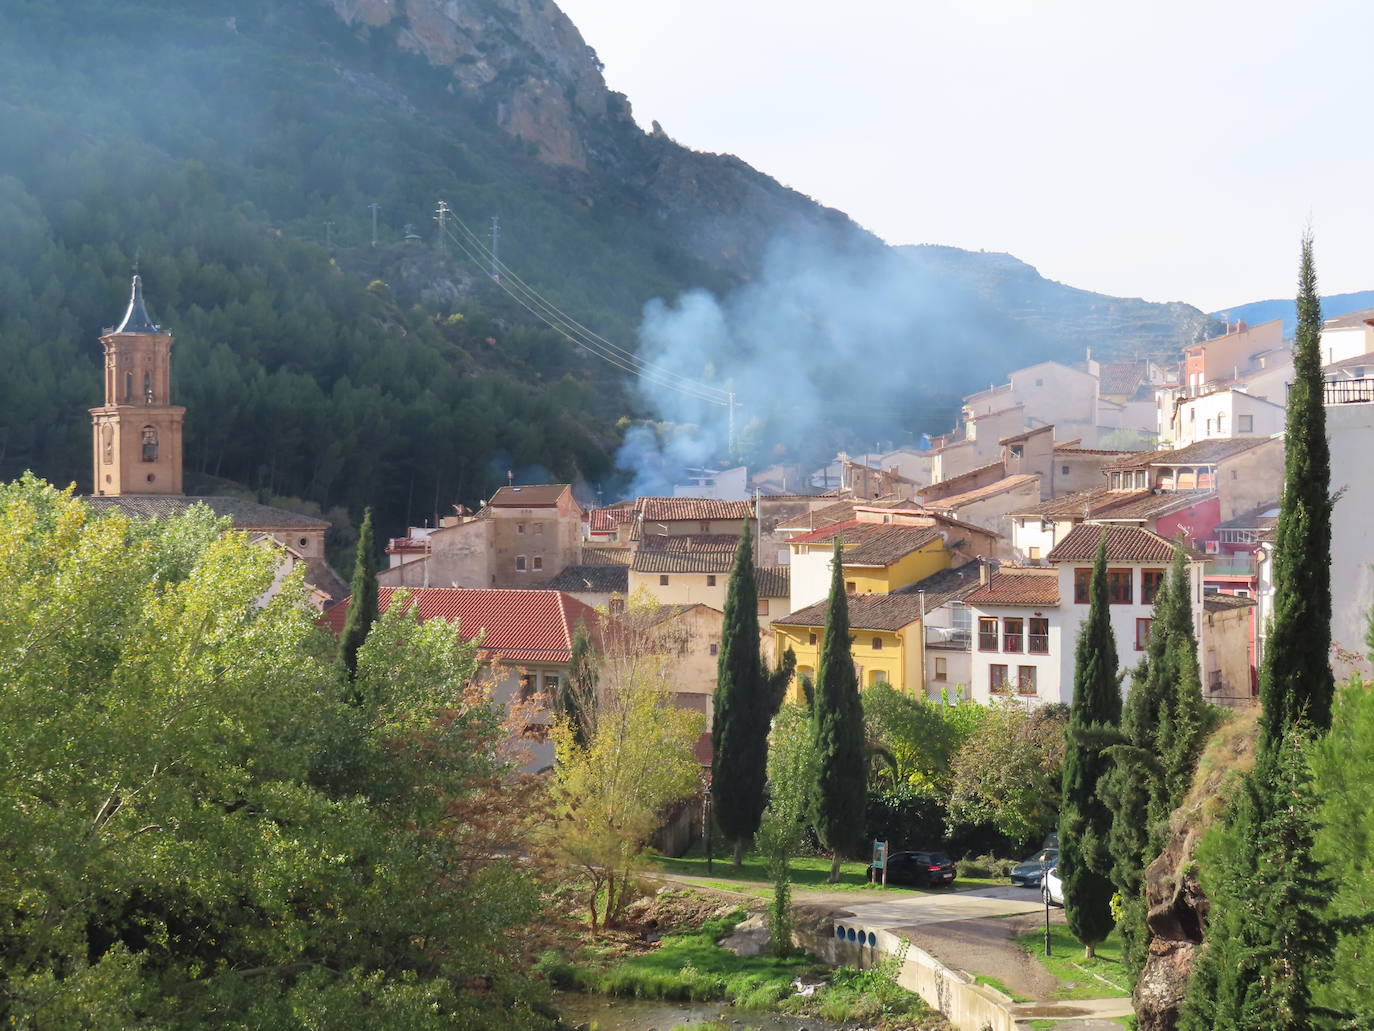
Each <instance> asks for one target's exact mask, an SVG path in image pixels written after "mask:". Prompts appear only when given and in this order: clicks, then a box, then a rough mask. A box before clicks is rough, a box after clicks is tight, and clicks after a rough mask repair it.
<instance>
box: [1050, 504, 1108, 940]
mask: <svg viewBox="0 0 1374 1031" xmlns="http://www.w3.org/2000/svg"><path fill="white" fill-rule="evenodd" d="M1089 600H1090V604H1089V608H1088V618H1087V621H1086V622H1085V623H1084V624H1083V629H1082V630H1081V631H1080V632H1079V635H1078V643H1077V647H1076V650H1075V652H1074V677H1073V704H1072V705H1071V706H1070V709H1069V726H1068V729H1067V731H1066V732H1065V733H1066V743H1065V748H1064V773H1063V782H1062V783H1063V800H1062V803H1061V805H1060V809H1059V876H1060V878H1061V879H1062V880H1063V882H1064V915H1065V918H1066V919H1067V922H1068V925H1069V930H1070V931H1072V932H1073V935H1074V937H1076V938H1077V939H1078V940H1079V941H1080V942H1082V943H1083V946H1084V949H1085V954H1086V955H1087V956H1088V958H1092V957H1093V955H1095V950H1096V948H1097V943H1098V942H1100V941H1102V940H1103V939H1104V938H1106V937H1107V935H1108V934H1110V933H1111V930H1112V912H1111V899H1112V893H1113V890H1114V889H1113V885H1112V881H1111V878H1110V877H1109V876H1108V875H1109V873H1110V871H1111V867H1112V857H1111V853H1110V852H1109V850H1108V847H1107V842H1108V835H1109V833H1110V831H1111V825H1112V814H1111V811H1110V810H1109V809H1108V808H1107V804H1106V801H1105V800H1104V798H1103V795H1102V791H1101V788H1102V780H1103V778H1104V777H1105V776H1106V774H1107V772H1108V771H1109V770H1110V769H1111V766H1112V762H1111V759H1110V758H1109V757H1108V756H1107V754H1106V747H1107V746H1106V745H1105V744H1104V743H1103V737H1104V736H1106V735H1108V734H1110V732H1111V731H1114V730H1116V729H1117V728H1118V727H1119V725H1120V723H1121V688H1120V682H1119V679H1118V676H1117V657H1116V637H1115V636H1114V635H1113V633H1112V624H1111V614H1110V611H1109V609H1108V602H1107V536H1106V531H1103V535H1102V539H1101V541H1100V542H1099V544H1098V546H1097V558H1096V561H1095V562H1094V563H1093V574H1092V584H1091V588H1090V591H1089Z"/></svg>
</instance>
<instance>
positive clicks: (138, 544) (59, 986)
mask: <svg viewBox="0 0 1374 1031" xmlns="http://www.w3.org/2000/svg"><path fill="white" fill-rule="evenodd" d="M224 530H225V527H224V526H222V525H220V524H218V523H216V522H215V520H214V518H213V516H212V515H211V514H210V513H209V512H208V510H206V509H203V508H201V509H194V508H193V509H192V510H190V511H189V512H188V513H187V514H186V515H184V516H180V517H177V518H173V519H168V520H165V521H151V522H130V521H129V520H127V519H126V518H124V517H123V516H122V515H118V514H111V515H107V516H104V517H100V518H97V517H95V516H94V515H93V514H92V513H91V512H90V510H89V509H88V508H87V507H86V506H85V505H84V504H83V503H81V502H79V501H77V500H75V499H73V498H72V497H70V496H69V495H67V494H63V493H59V492H57V491H54V490H52V489H51V488H49V487H47V486H45V485H43V484H41V483H40V482H38V481H35V480H32V479H25V480H24V481H22V482H19V483H14V484H9V485H6V486H3V487H0V542H2V544H0V570H2V571H3V574H4V576H5V578H6V583H8V584H9V585H10V587H9V589H7V590H6V592H5V593H4V594H3V595H2V596H0V682H3V683H4V684H5V691H4V692H3V693H0V720H3V723H4V726H5V727H6V728H7V729H6V733H5V735H4V736H3V741H0V768H3V769H4V770H5V771H6V772H5V776H4V778H3V779H2V780H0V906H3V908H4V911H5V912H6V914H7V917H6V927H5V931H4V945H5V947H4V948H3V949H2V950H0V981H3V983H4V986H5V991H4V995H3V1000H0V1019H3V1021H4V1023H6V1024H8V1025H12V1026H15V1027H37V1026H42V1027H47V1028H56V1029H67V1028H73V1029H74V1028H85V1027H158V1028H166V1029H169V1031H172V1029H178V1028H185V1029H191V1028H202V1027H207V1026H220V1025H223V1024H224V1022H225V1021H224V1015H225V1014H227V1013H233V1014H235V1020H236V1021H237V1022H238V1023H237V1026H242V1027H260V1028H278V1027H280V1028H290V1027H300V1026H303V1025H309V1026H342V1025H344V1024H352V1025H354V1026H367V1027H378V1028H384V1029H392V1028H394V1029H398V1031H399V1029H401V1028H414V1027H419V1028H436V1029H437V1028H439V1027H444V1028H473V1029H476V1028H479V1027H486V1026H492V1025H499V1026H503V1027H514V1028H531V1027H538V1026H544V1024H545V1022H544V1021H542V1020H540V1019H537V1018H535V1017H534V1016H533V1014H532V1013H531V1012H530V1010H529V1005H530V1000H531V998H532V997H531V993H530V990H529V986H528V985H527V984H525V983H523V982H522V980H521V978H520V977H519V975H518V974H517V972H516V970H517V968H516V965H515V963H514V950H515V948H516V946H517V942H516V940H515V936H513V935H512V934H511V929H512V928H515V927H519V926H520V925H522V924H523V923H525V922H526V921H527V920H528V919H530V918H531V917H532V916H533V914H534V909H535V903H536V900H535V896H534V893H533V892H532V891H531V890H530V889H529V887H528V886H527V885H526V884H525V882H524V879H523V877H522V876H521V875H520V874H519V873H518V871H517V869H516V868H515V866H514V865H513V864H512V863H511V862H510V861H509V860H508V859H503V858H500V857H499V856H498V855H496V854H494V853H493V852H492V850H491V848H490V846H489V845H484V842H485V841H489V840H490V838H489V837H488V830H487V829H484V828H483V827H482V826H481V821H480V819H479V818H477V817H475V816H474V813H477V812H480V811H481V810H482V809H483V808H484V807H485V806H487V805H489V804H495V805H496V807H497V808H499V807H500V803H499V801H497V800H496V796H495V795H493V794H492V792H493V791H494V790H495V789H493V787H492V785H493V784H496V783H499V782H500V781H501V777H502V775H503V774H504V773H505V772H506V770H507V769H508V766H507V765H506V764H505V762H504V761H503V760H502V759H501V757H500V755H499V753H498V743H499V741H500V736H501V730H500V723H501V717H500V713H499V712H498V711H497V710H496V708H495V707H494V706H493V705H492V704H491V703H490V702H489V701H487V700H485V699H482V698H476V697H469V696H465V693H464V691H465V684H466V682H467V680H468V678H469V677H470V676H471V675H472V673H473V671H474V669H475V658H474V653H473V650H472V649H471V648H470V647H467V646H465V645H463V644H461V642H460V641H459V640H458V639H457V636H456V634H455V633H454V632H453V630H452V628H450V627H448V626H447V624H444V623H442V621H436V622H435V623H431V624H426V625H425V626H423V627H421V626H419V625H418V624H416V623H415V621H414V620H413V619H408V618H407V617H406V616H405V614H404V613H403V612H402V611H400V609H399V608H398V609H396V610H395V611H394V614H393V613H388V619H385V620H383V621H382V622H381V623H380V624H379V625H378V627H377V628H376V629H374V632H373V634H372V635H371V636H370V637H369V639H368V641H367V642H366V643H365V644H364V645H363V647H362V649H361V651H360V652H359V657H358V677H357V684H358V685H359V686H360V689H361V691H362V695H363V698H364V703H363V704H361V705H358V706H352V705H348V704H346V703H345V702H344V701H343V700H342V699H341V698H340V697H339V694H338V691H337V677H336V667H335V666H334V663H333V653H332V648H330V647H329V646H328V645H327V644H326V643H325V642H324V641H323V640H321V637H320V631H318V629H317V628H316V627H315V624H314V618H315V617H314V613H313V612H312V611H311V610H310V609H309V608H308V606H307V605H306V604H305V603H304V598H305V592H304V588H303V584H302V583H301V580H300V578H299V576H293V577H291V578H288V580H287V582H286V583H285V585H284V586H283V588H282V590H281V591H280V592H279V593H277V595H276V596H275V597H273V598H272V599H270V600H268V601H266V602H265V603H263V602H261V601H260V599H261V598H262V597H263V595H264V593H265V592H266V591H267V589H268V588H269V586H270V585H271V584H272V582H273V580H274V577H275V573H276V557H275V555H274V553H273V552H272V550H271V549H269V548H265V547H261V546H257V545H254V544H251V543H249V541H248V540H247V538H246V536H245V535H242V534H226V533H224ZM398 652H399V653H401V654H403V655H404V656H405V657H406V660H407V661H406V662H405V663H404V664H403V665H402V664H398V663H397V660H396V655H397V653H398ZM506 841H507V842H511V841H513V839H512V838H510V837H507V839H506ZM478 981H482V982H484V983H485V984H486V985H487V989H486V990H485V991H483V992H481V993H477V992H474V991H473V990H472V989H471V986H472V985H473V984H474V983H476V982H478Z"/></svg>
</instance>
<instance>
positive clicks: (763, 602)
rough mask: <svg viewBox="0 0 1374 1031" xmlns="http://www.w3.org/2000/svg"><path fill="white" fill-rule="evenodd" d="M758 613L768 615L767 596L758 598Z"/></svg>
mask: <svg viewBox="0 0 1374 1031" xmlns="http://www.w3.org/2000/svg"><path fill="white" fill-rule="evenodd" d="M759 615H760V616H766V615H768V599H767V598H760V599H759Z"/></svg>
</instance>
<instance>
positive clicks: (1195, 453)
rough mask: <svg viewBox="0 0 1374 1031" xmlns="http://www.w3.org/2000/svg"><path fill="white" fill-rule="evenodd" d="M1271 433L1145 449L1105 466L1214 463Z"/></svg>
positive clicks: (1265, 439)
mask: <svg viewBox="0 0 1374 1031" xmlns="http://www.w3.org/2000/svg"><path fill="white" fill-rule="evenodd" d="M1268 439H1269V438H1268V437H1259V438H1250V439H1245V438H1240V437H1219V438H1217V439H1215V440H1199V441H1197V442H1196V443H1193V444H1189V445H1187V446H1186V447H1181V448H1175V449H1173V450H1169V451H1142V452H1137V453H1134V454H1130V455H1126V456H1125V457H1123V458H1122V459H1121V460H1120V461H1117V462H1111V463H1108V464H1107V465H1106V466H1104V468H1106V469H1136V468H1140V467H1143V466H1147V465H1215V464H1216V463H1217V462H1220V461H1221V460H1222V459H1224V458H1230V457H1231V456H1232V455H1238V454H1240V453H1241V452H1242V451H1249V450H1250V449H1251V448H1252V447H1259V446H1260V445H1261V444H1263V443H1265V441H1267V440H1268Z"/></svg>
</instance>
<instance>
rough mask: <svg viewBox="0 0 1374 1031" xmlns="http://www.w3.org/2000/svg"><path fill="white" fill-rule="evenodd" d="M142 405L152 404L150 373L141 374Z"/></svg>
mask: <svg viewBox="0 0 1374 1031" xmlns="http://www.w3.org/2000/svg"><path fill="white" fill-rule="evenodd" d="M143 403H144V404H146V405H150V404H152V403H153V374H152V373H151V372H145V373H144V374H143Z"/></svg>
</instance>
